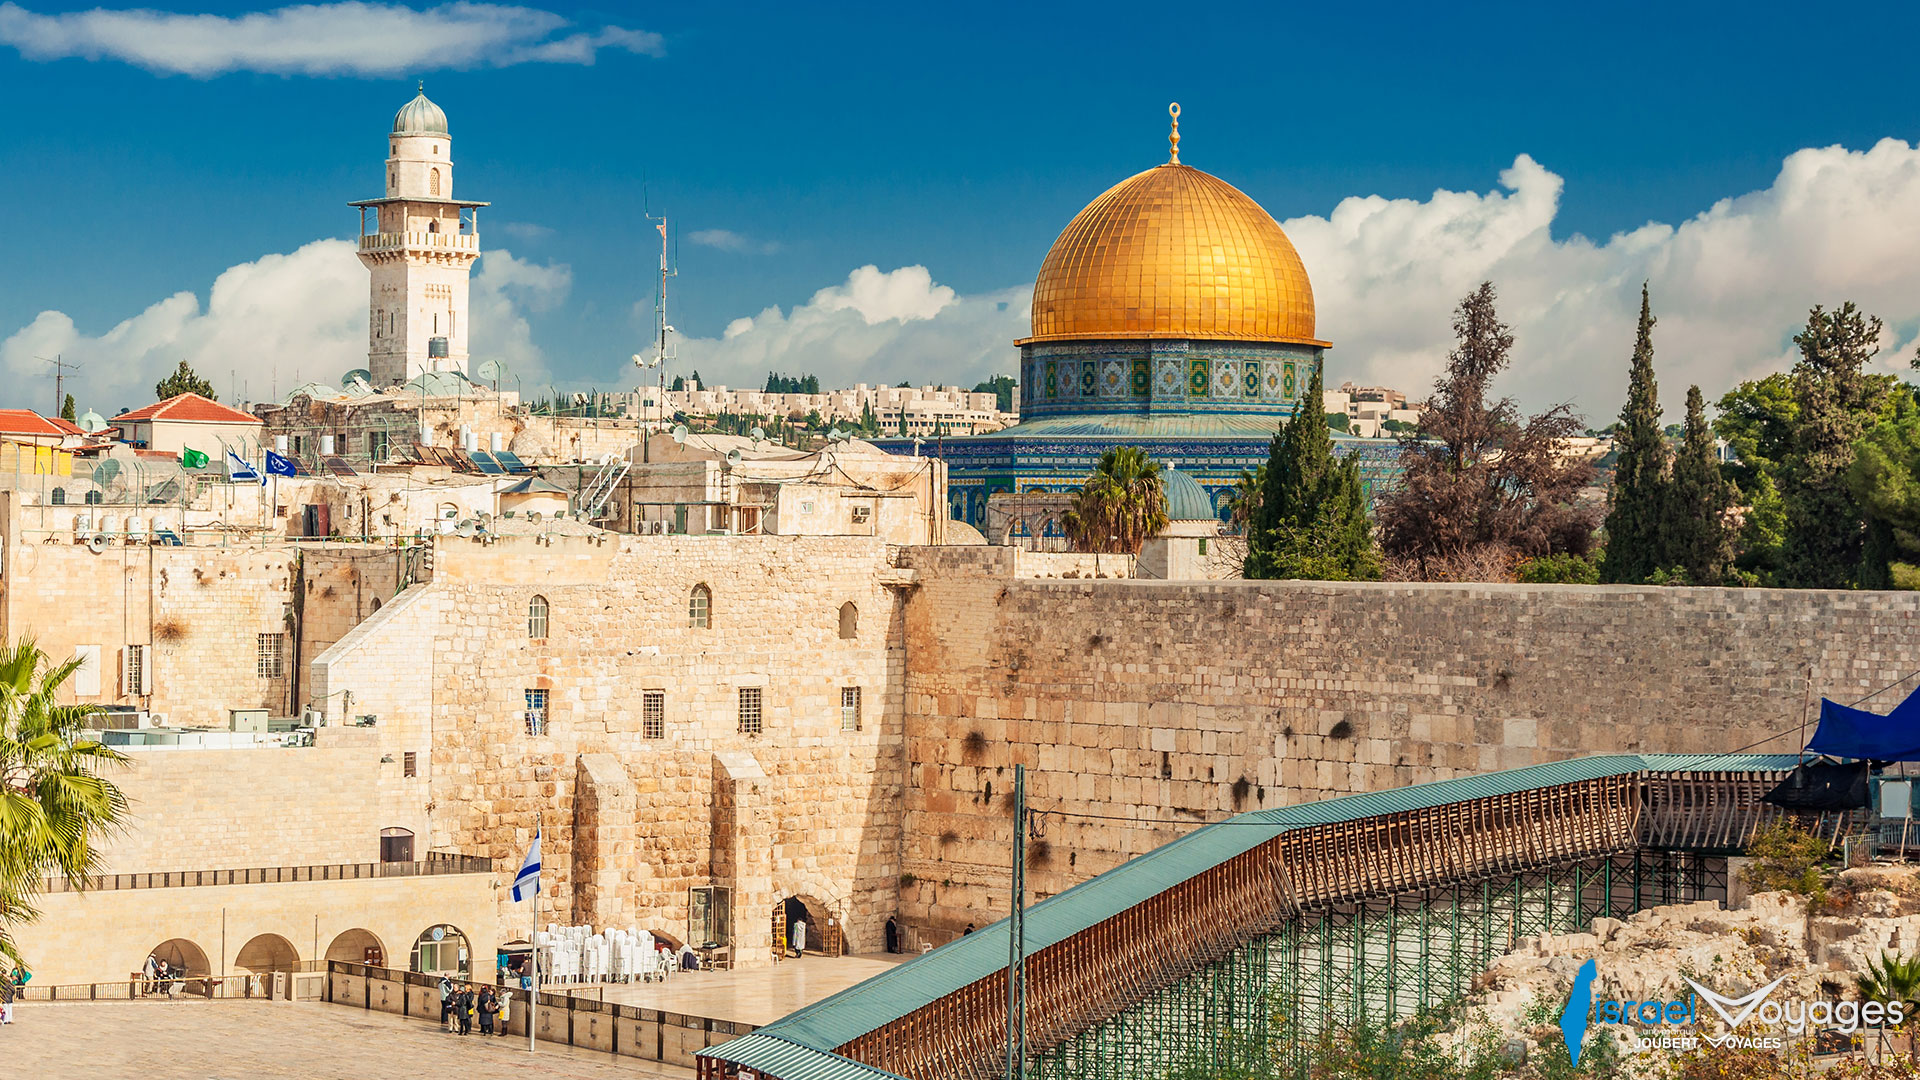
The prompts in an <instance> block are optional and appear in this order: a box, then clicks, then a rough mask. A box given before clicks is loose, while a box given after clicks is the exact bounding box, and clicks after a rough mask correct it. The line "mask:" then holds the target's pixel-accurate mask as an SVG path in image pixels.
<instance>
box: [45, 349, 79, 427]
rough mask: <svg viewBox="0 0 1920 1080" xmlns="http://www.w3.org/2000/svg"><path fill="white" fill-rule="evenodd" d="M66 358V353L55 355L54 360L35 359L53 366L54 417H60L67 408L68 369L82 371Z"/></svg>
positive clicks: (77, 365)
mask: <svg viewBox="0 0 1920 1080" xmlns="http://www.w3.org/2000/svg"><path fill="white" fill-rule="evenodd" d="M66 356H67V354H66V353H54V354H53V357H52V359H48V358H47V357H44V356H36V357H34V359H35V360H41V361H44V362H46V363H49V364H52V365H53V415H55V416H59V415H60V413H61V412H62V411H63V410H65V409H66V407H67V393H66V385H65V384H66V378H67V369H69V368H71V369H73V370H74V371H79V370H80V365H79V364H76V363H73V362H72V361H69V360H68V359H67V358H66Z"/></svg>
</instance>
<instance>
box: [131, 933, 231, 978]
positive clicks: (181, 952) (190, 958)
mask: <svg viewBox="0 0 1920 1080" xmlns="http://www.w3.org/2000/svg"><path fill="white" fill-rule="evenodd" d="M147 956H151V957H153V958H154V959H156V960H165V961H166V962H167V971H168V973H169V974H172V973H173V972H179V973H180V974H182V975H183V976H188V977H193V978H205V977H207V976H209V975H212V974H213V966H212V965H211V964H209V963H207V951H206V950H205V949H202V948H201V947H200V946H199V945H198V944H196V943H194V942H192V941H189V940H188V939H186V938H169V939H167V940H166V941H163V942H161V943H160V944H158V945H156V946H154V947H153V948H152V949H149V950H148V951H147ZM146 962H147V957H146V956H142V957H141V958H140V962H139V963H137V964H135V965H134V966H133V968H132V969H131V970H134V971H138V970H140V968H141V967H142V966H143V965H145V964H146Z"/></svg>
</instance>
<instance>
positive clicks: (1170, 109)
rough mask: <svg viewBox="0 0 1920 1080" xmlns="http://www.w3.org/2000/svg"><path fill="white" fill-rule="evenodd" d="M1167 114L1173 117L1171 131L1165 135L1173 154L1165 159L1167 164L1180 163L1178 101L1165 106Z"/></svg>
mask: <svg viewBox="0 0 1920 1080" xmlns="http://www.w3.org/2000/svg"><path fill="white" fill-rule="evenodd" d="M1167 115H1168V116H1171V117H1173V133H1172V134H1171V135H1168V136H1167V145H1168V146H1169V147H1171V148H1172V149H1173V156H1172V157H1170V158H1169V159H1168V160H1167V164H1169V165H1178V164H1180V103H1179V102H1177V101H1176V102H1174V103H1173V104H1171V105H1168V106H1167Z"/></svg>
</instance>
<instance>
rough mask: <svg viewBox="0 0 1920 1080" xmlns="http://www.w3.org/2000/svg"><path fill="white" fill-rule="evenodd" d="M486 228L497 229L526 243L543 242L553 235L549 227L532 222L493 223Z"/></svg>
mask: <svg viewBox="0 0 1920 1080" xmlns="http://www.w3.org/2000/svg"><path fill="white" fill-rule="evenodd" d="M488 228H491V229H499V230H500V231H501V232H503V233H506V234H507V235H508V236H511V237H513V238H514V239H515V240H525V241H527V242H528V243H535V242H538V241H541V240H545V239H547V238H548V237H550V236H552V235H553V229H552V228H551V227H549V226H546V225H541V224H539V223H537V222H532V221H506V222H494V223H491V224H489V225H488Z"/></svg>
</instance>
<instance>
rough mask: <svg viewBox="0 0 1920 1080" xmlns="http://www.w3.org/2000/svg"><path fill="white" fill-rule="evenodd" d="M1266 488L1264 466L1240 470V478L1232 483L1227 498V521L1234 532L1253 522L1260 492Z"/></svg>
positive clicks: (1265, 469)
mask: <svg viewBox="0 0 1920 1080" xmlns="http://www.w3.org/2000/svg"><path fill="white" fill-rule="evenodd" d="M1266 486H1267V467H1266V466H1265V465H1262V466H1260V467H1259V468H1257V469H1253V470H1252V471H1248V470H1246V469H1241V470H1240V478H1239V479H1237V480H1235V481H1234V482H1233V493H1232V494H1231V495H1228V496H1227V521H1228V523H1229V524H1231V525H1232V526H1233V527H1234V528H1235V529H1236V530H1237V529H1244V528H1246V527H1247V525H1248V523H1249V522H1251V521H1252V520H1253V514H1254V511H1255V510H1257V509H1259V507H1260V491H1261V489H1262V488H1264V487H1266Z"/></svg>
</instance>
